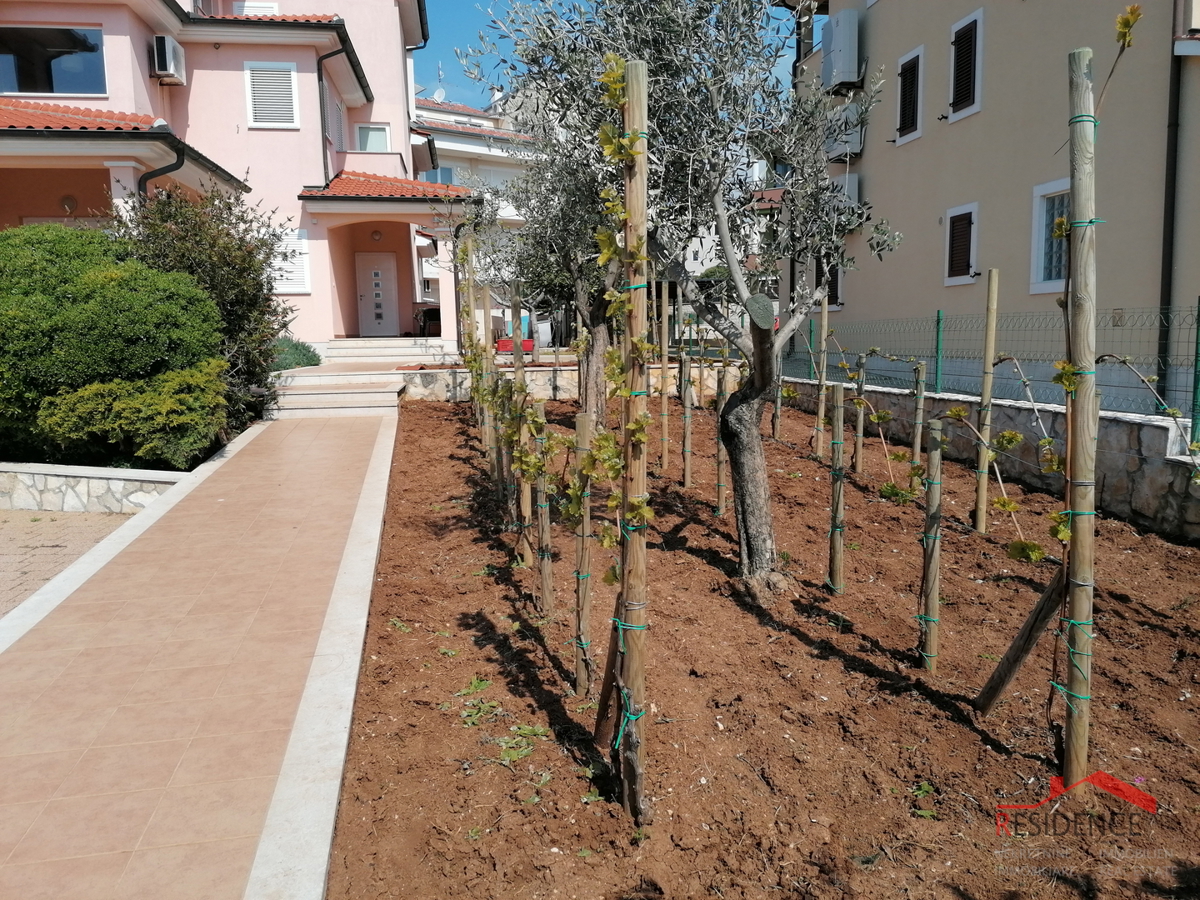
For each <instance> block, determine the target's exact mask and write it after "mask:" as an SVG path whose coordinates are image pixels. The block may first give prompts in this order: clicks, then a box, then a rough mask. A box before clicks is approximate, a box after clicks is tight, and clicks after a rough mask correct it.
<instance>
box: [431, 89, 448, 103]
mask: <svg viewBox="0 0 1200 900" xmlns="http://www.w3.org/2000/svg"><path fill="white" fill-rule="evenodd" d="M445 99H446V89H445V88H438V89H437V90H436V91H434V92H433V100H434V102H435V103H441V102H442V101H443V100H445Z"/></svg>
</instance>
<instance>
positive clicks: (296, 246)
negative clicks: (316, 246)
mask: <svg viewBox="0 0 1200 900" xmlns="http://www.w3.org/2000/svg"><path fill="white" fill-rule="evenodd" d="M279 255H280V260H279V262H278V263H277V264H276V266H275V293H276V294H309V293H312V289H311V288H310V287H309V283H308V232H307V231H306V230H304V229H303V228H299V229H296V230H295V231H289V232H288V233H287V235H286V236H285V237H284V239H283V240H282V241H281V242H280V244H279Z"/></svg>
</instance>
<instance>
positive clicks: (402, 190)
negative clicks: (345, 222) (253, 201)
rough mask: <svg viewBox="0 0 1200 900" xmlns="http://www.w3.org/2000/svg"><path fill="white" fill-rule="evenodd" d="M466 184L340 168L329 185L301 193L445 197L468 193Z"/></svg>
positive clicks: (352, 196)
mask: <svg viewBox="0 0 1200 900" xmlns="http://www.w3.org/2000/svg"><path fill="white" fill-rule="evenodd" d="M470 194H471V192H470V190H468V189H467V188H465V187H461V186H459V185H455V184H434V183H433V182H429V181H413V180H412V179H410V178H391V177H389V176H387V175H367V174H365V173H363V172H340V173H338V175H336V176H335V177H334V179H333V181H331V182H329V187H327V188H324V189H321V188H307V189H305V190H304V191H301V193H300V196H301V197H321V198H325V199H336V198H357V197H390V198H393V199H396V200H426V199H434V200H445V199H456V198H464V197H468V196H470Z"/></svg>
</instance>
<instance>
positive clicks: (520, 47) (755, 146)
mask: <svg viewBox="0 0 1200 900" xmlns="http://www.w3.org/2000/svg"><path fill="white" fill-rule="evenodd" d="M796 18H797V19H798V18H799V15H797V17H796ZM793 28H794V19H793V18H792V17H791V16H783V15H781V13H780V11H779V10H778V9H776V8H774V6H773V4H772V3H771V2H770V0H692V2H688V3H679V2H677V0H589V2H563V0H551V2H547V3H538V4H529V3H526V2H522V0H510V4H509V5H508V6H507V7H506V8H505V9H503V10H501V11H497V12H493V22H492V29H491V31H492V34H491V35H485V36H481V37H482V38H483V46H482V47H481V48H480V49H479V50H477V51H474V54H473V56H472V61H473V62H474V64H475V65H476V66H478V67H479V69H478V72H479V73H480V75H481V77H487V76H490V77H491V78H492V80H493V81H494V82H496V83H501V82H508V85H509V86H510V88H511V89H513V90H516V91H518V92H525V93H528V94H529V95H532V96H536V97H537V98H538V102H539V104H540V105H541V107H542V109H543V110H544V114H546V115H548V116H552V117H553V118H555V120H556V121H557V123H558V128H559V130H560V131H561V132H564V133H566V134H570V135H573V136H574V139H575V140H576V141H578V142H579V143H580V145H584V144H586V143H587V142H591V143H592V144H596V143H599V145H600V146H601V148H602V150H609V151H610V152H611V149H610V148H612V147H614V145H616V144H617V143H618V142H620V141H621V140H624V139H627V138H628V136H625V135H622V134H620V129H619V128H618V127H615V125H614V123H615V122H616V119H615V117H614V116H613V114H612V111H610V110H606V109H604V108H603V107H602V106H600V105H598V104H597V103H596V102H595V100H594V98H595V97H596V96H597V91H596V90H595V81H596V79H597V77H598V76H599V75H600V73H601V70H602V67H603V59H604V57H605V55H606V54H610V53H612V54H616V55H618V56H620V57H622V58H625V59H643V60H646V62H647V64H648V67H649V78H650V110H649V121H650V129H649V134H648V135H647V138H648V144H649V151H648V153H649V161H650V190H651V207H652V208H651V213H650V215H651V228H652V233H653V243H654V247H655V249H656V252H657V254H659V255H660V256H661V257H662V259H663V261H664V262H665V263H667V264H669V265H671V268H672V272H673V274H674V275H675V277H676V278H677V279H678V280H679V281H680V283H681V287H682V289H683V291H684V294H685V296H686V297H687V298H688V300H689V302H690V303H691V305H692V306H693V308H694V309H695V310H696V312H697V313H698V314H699V315H700V316H701V317H702V318H703V319H704V320H705V321H706V322H707V323H708V324H709V325H710V326H711V327H712V328H713V329H714V330H715V331H717V332H718V333H719V334H720V335H721V336H722V337H723V338H724V339H725V340H726V341H727V342H728V343H729V345H730V346H731V347H732V348H733V349H734V350H736V351H737V352H738V353H739V354H741V356H743V357H744V358H745V359H746V361H747V363H748V367H747V375H746V378H745V380H744V381H743V382H742V384H741V385H740V386H739V387H738V389H737V390H736V391H734V393H733V394H732V395H731V396H730V397H729V399H728V401H727V402H726V404H725V407H724V411H723V413H722V416H721V422H720V436H721V440H722V442H723V443H724V445H725V447H726V448H727V450H728V451H729V460H730V467H731V470H732V474H733V479H734V488H735V491H734V511H735V516H736V520H737V526H738V535H739V540H740V545H741V564H740V571H741V575H742V576H743V577H744V578H759V577H762V576H764V575H766V574H768V573H770V572H771V571H772V570H773V569H774V568H775V566H776V563H777V554H776V550H775V540H774V530H773V525H772V517H771V504H770V492H769V486H768V478H767V468H766V456H765V451H764V448H763V444H762V437H761V420H762V414H763V412H764V409H765V406H766V402H767V400H768V398H769V397H770V396H771V394H772V392H773V389H774V386H775V384H776V382H777V380H778V378H779V377H780V372H779V358H780V351H781V350H782V348H783V347H784V346H785V345H786V344H787V342H788V341H789V339H790V338H791V337H792V336H793V335H794V334H795V332H796V330H797V329H798V328H799V327H800V325H801V324H802V323H803V322H804V321H805V318H806V317H807V315H808V313H809V311H810V310H811V309H812V307H813V306H814V304H817V303H819V302H820V297H821V293H820V292H819V291H814V290H813V289H812V288H811V287H810V286H809V285H810V282H812V281H813V279H812V278H811V277H810V275H811V270H812V268H813V267H814V266H821V267H825V268H826V269H827V270H828V269H829V268H832V267H833V266H839V267H842V268H848V267H852V266H853V263H854V261H853V260H852V259H850V258H848V257H847V256H846V255H845V238H846V235H848V234H850V233H851V232H854V231H859V230H863V229H868V228H869V234H868V237H867V245H868V247H869V249H870V250H871V252H872V253H877V254H881V253H882V252H883V251H884V250H886V249H888V248H889V247H890V246H891V245H892V244H893V243H894V241H895V240H896V239H897V238H898V236H897V235H893V234H891V233H890V232H889V230H888V227H887V223H886V222H877V223H872V222H871V214H870V211H869V209H868V208H867V207H866V206H865V205H863V204H858V203H852V202H850V201H849V200H848V198H847V196H846V194H845V193H844V192H843V191H842V190H841V189H840V187H839V186H838V184H837V183H836V182H835V181H834V179H833V178H831V176H830V174H829V165H830V149H834V152H835V153H836V148H837V147H838V145H839V144H841V143H844V142H845V141H846V139H847V136H848V134H849V132H850V131H851V130H853V129H857V128H860V127H864V126H865V123H866V121H867V117H868V114H869V111H870V109H871V107H872V106H873V105H874V104H875V102H876V99H877V96H878V92H879V86H880V83H879V79H878V76H876V77H875V78H874V79H871V80H870V81H869V82H868V84H867V85H866V86H865V88H864V89H862V90H859V91H855V92H852V93H851V94H850V95H849V96H842V97H835V96H833V95H831V94H830V93H829V92H827V91H825V90H822V88H821V86H820V84H819V83H818V82H816V81H815V79H814V80H809V81H807V82H805V83H803V84H798V85H793V84H791V83H788V82H786V81H785V80H782V79H781V78H780V77H779V75H778V72H779V70H780V68H781V67H782V65H783V64H784V63H785V62H786V59H787V56H788V54H789V49H788V41H789V38H790V36H791V33H792V30H793ZM485 59H490V61H491V68H490V69H487V70H486V71H485V69H484V66H485V65H487V63H486V62H485ZM799 74H800V77H801V79H803V78H804V75H805V73H803V72H801V73H799ZM710 235H715V237H716V240H717V241H718V245H719V246H720V248H721V252H722V256H723V257H724V264H725V265H726V266H727V267H728V270H729V280H728V283H727V284H724V285H722V286H721V289H720V290H718V291H717V292H706V291H704V290H701V289H700V287H699V286H698V285H697V284H696V283H695V282H694V281H692V280H691V279H690V278H689V277H688V276H687V274H686V270H685V268H684V266H683V259H684V254H685V252H686V251H687V248H688V247H689V245H690V243H691V241H692V240H693V239H695V238H699V237H706V236H710ZM785 260H786V261H793V262H792V265H793V266H794V269H795V271H796V277H795V278H794V279H793V280H792V283H791V285H790V289H789V291H788V293H787V295H786V296H780V297H778V298H777V299H778V301H779V309H780V313H781V316H780V318H781V320H782V321H783V323H784V324H783V325H782V326H781V327H780V328H779V329H778V330H775V328H774V318H775V317H774V310H773V304H772V302H771V300H770V299H769V298H770V294H772V293H775V292H777V290H778V288H777V285H778V281H779V280H778V274H779V270H780V268H781V265H782V264H783V262H784V261H785ZM727 299H728V300H729V301H731V302H732V303H734V304H736V305H738V306H740V307H741V309H742V310H744V311H745V312H746V313H747V315H745V316H742V315H739V314H727V312H726V309H729V306H728V304H727V302H726V300H727ZM742 322H745V324H744V325H743V324H741V323H742Z"/></svg>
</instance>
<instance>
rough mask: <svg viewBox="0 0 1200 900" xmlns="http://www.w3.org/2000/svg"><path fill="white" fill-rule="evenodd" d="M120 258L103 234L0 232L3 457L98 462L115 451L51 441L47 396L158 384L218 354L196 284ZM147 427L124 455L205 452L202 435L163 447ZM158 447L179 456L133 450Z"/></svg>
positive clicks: (51, 228)
mask: <svg viewBox="0 0 1200 900" xmlns="http://www.w3.org/2000/svg"><path fill="white" fill-rule="evenodd" d="M119 254H120V245H119V244H118V243H117V242H116V241H114V240H113V239H112V238H110V237H109V236H108V235H107V234H105V233H104V232H100V231H75V230H72V229H68V228H64V227H63V226H61V225H30V226H24V227H21V228H14V229H10V230H8V231H3V232H0V458H9V459H40V460H46V459H47V458H49V459H53V460H55V461H61V462H74V461H79V460H81V459H87V460H88V461H89V462H91V461H97V459H98V458H101V457H103V455H104V453H105V452H112V445H111V442H107V441H101V442H100V444H99V445H97V446H85V445H86V443H87V442H86V441H85V440H82V439H81V440H76V439H74V438H72V437H69V436H66V435H65V434H64V433H63V432H62V430H61V428H59V429H58V430H57V431H55V433H54V436H53V437H52V436H51V435H50V434H49V433H47V432H46V431H45V430H44V427H43V426H42V424H40V420H39V410H40V409H41V406H42V403H43V401H44V400H45V399H46V398H47V397H51V396H55V395H58V394H59V393H68V394H69V393H72V392H76V391H80V390H82V389H84V388H86V387H88V386H89V385H96V384H100V385H103V384H106V383H109V382H118V381H141V380H145V379H154V378H157V377H159V376H163V375H166V374H168V373H171V372H178V371H181V370H188V369H192V368H194V367H197V366H200V365H201V364H202V363H205V362H206V361H208V360H211V359H213V358H214V357H217V356H218V355H219V351H220V341H221V336H220V314H219V312H218V310H217V307H216V305H215V304H214V303H213V302H212V300H211V299H209V297H208V295H207V294H206V293H205V292H204V291H202V290H201V289H200V288H199V287H197V286H196V282H195V281H194V280H193V279H192V278H191V277H189V276H187V275H182V274H177V273H164V272H157V271H154V270H152V269H150V268H148V267H146V266H145V265H144V264H142V263H140V262H137V261H135V260H122V259H121V258H120V255H119ZM214 409H215V407H214ZM156 421H159V423H160V425H162V426H163V427H167V428H170V429H174V428H177V427H180V425H182V427H185V428H186V427H191V426H190V425H187V424H183V423H176V424H175V425H168V424H167V423H166V420H165V419H163V418H162V417H161V416H160V417H159V419H157V420H156ZM206 421H207V420H206ZM147 427H149V426H147V425H145V424H143V426H141V427H140V431H139V434H140V435H141V437H140V438H139V439H138V440H139V441H141V443H138V444H137V446H136V447H134V446H133V445H128V446H127V449H128V451H129V452H131V453H133V454H134V455H137V456H140V457H142V458H146V459H149V458H157V459H161V460H162V461H164V462H167V463H168V464H169V465H173V466H176V467H180V466H179V463H178V460H179V459H180V457H179V452H180V451H179V449H178V448H179V447H183V446H193V445H198V444H200V443H203V444H204V445H205V446H204V447H202V448H200V449H199V450H197V451H196V452H197V453H199V452H202V450H203V449H205V448H206V447H207V446H208V445H209V444H211V443H212V438H211V437H208V436H207V435H208V426H207V425H205V426H203V427H200V430H199V432H197V434H196V435H195V436H193V437H191V438H183V437H181V436H179V435H173V436H171V437H170V438H169V439H166V438H164V440H163V441H162V442H157V441H156V439H152V438H151V437H150V436H149V432H147V431H146V428H147ZM198 427H199V426H198ZM89 433H91V432H89ZM92 439H93V440H98V438H97V437H96V435H95V434H93V437H92ZM159 443H161V446H162V447H163V448H167V447H168V445H170V447H173V448H175V449H169V450H168V449H164V450H163V453H165V454H166V455H162V454H159V455H157V456H153V454H151V455H150V456H147V455H146V454H144V453H141V452H139V450H140V448H141V447H143V446H151V445H154V446H158V445H159ZM126 444H127V442H126ZM123 446H124V445H123ZM155 452H157V451H155Z"/></svg>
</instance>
